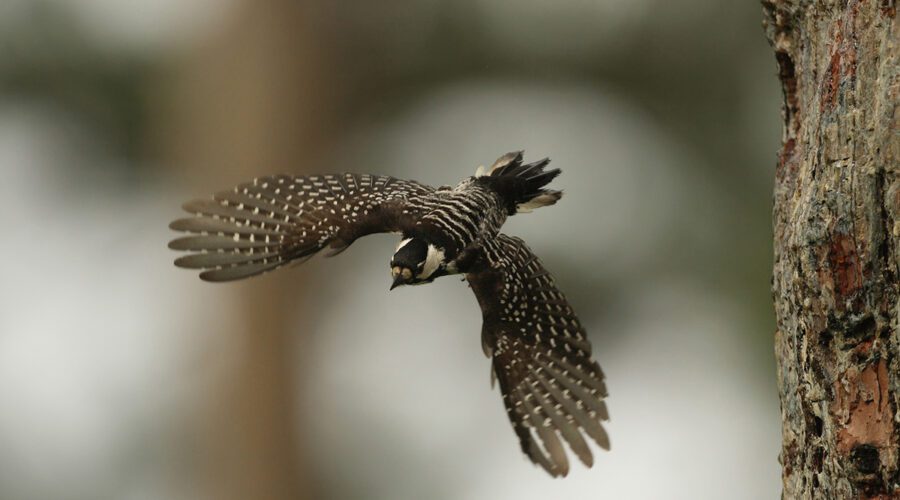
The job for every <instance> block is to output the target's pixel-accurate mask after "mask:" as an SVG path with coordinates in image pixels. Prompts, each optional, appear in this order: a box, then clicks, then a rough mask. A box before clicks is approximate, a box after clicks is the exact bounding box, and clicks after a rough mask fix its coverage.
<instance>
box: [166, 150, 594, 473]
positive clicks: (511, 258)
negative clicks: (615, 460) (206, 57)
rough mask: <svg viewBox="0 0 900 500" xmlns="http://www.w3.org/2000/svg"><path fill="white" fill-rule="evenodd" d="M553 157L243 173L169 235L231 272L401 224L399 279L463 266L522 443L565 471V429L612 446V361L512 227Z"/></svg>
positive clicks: (547, 175) (552, 197)
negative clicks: (428, 171) (607, 426)
mask: <svg viewBox="0 0 900 500" xmlns="http://www.w3.org/2000/svg"><path fill="white" fill-rule="evenodd" d="M549 163H550V160H549V159H547V158H545V159H543V160H539V161H535V162H532V163H523V157H522V152H521V151H520V152H513V153H507V154H505V155H503V156H501V157H500V158H499V159H498V160H497V161H496V162H494V164H493V165H492V167H491V168H490V169H488V170H487V171H486V170H485V169H484V168H483V167H479V168H478V171H476V173H475V175H474V176H471V177H468V178H466V179H463V180H462V181H461V182H460V183H459V184H458V185H456V186H455V187H450V186H442V187H439V188H434V187H430V186H427V185H424V184H420V183H418V182H415V181H409V180H401V179H396V178H394V177H389V176H381V175H370V174H354V173H344V174H325V175H311V176H288V175H276V176H270V177H261V178H257V179H255V180H253V181H252V182H249V183H246V184H241V185H239V186H237V187H235V188H234V189H232V190H230V191H225V192H221V193H218V194H216V195H214V196H213V197H212V198H209V199H201V200H194V201H191V202H188V203H186V204H185V205H184V207H183V208H184V210H185V211H187V212H190V213H192V214H194V215H193V216H191V217H188V218H183V219H178V220H176V221H174V222H172V224H171V225H170V227H171V228H172V229H174V230H176V231H183V232H187V233H189V234H188V235H187V236H183V237H180V238H177V239H175V240H172V241H171V242H170V243H169V248H172V249H174V250H184V251H188V252H191V253H190V254H188V255H185V256H183V257H180V258H178V259H176V260H175V265H176V266H178V267H183V268H189V269H200V270H202V271H201V272H200V278H201V279H202V280H205V281H213V282H222V281H232V280H237V279H242V278H247V277H250V276H255V275H259V274H263V273H266V272H268V271H271V270H274V269H277V268H279V267H282V266H285V265H286V264H288V263H296V262H302V261H304V260H306V259H309V258H310V257H312V256H313V255H315V254H316V253H318V252H319V251H321V250H324V249H326V248H327V249H328V250H329V252H328V255H329V256H333V255H336V254H338V253H340V252H342V251H344V250H345V249H347V247H349V246H350V245H351V244H352V243H353V242H354V241H355V240H356V239H357V238H359V237H361V236H365V235H367V234H372V233H385V232H389V233H399V234H400V243H399V245H398V246H397V248H396V250H395V252H394V255H393V257H392V258H391V261H390V269H391V277H392V280H393V281H392V283H391V289H393V288H396V287H398V286H402V285H422V284H426V283H431V282H432V281H434V280H435V279H437V278H439V277H441V276H448V275H459V274H461V275H462V276H463V278H464V279H465V280H466V281H468V283H469V286H470V287H471V288H472V290H473V291H474V293H475V297H476V298H477V300H478V304H479V305H480V307H481V311H482V317H483V325H482V330H481V344H482V349H483V350H484V353H485V355H486V356H487V357H488V358H490V359H491V385H492V387H493V385H494V383H495V382H499V385H500V392H501V395H502V397H503V403H504V406H505V407H506V412H507V414H508V416H509V420H510V422H511V423H512V426H513V430H514V431H515V433H516V435H517V436H518V439H519V444H520V446H521V448H522V451H523V452H524V453H525V455H526V456H528V457H529V458H530V459H531V461H532V462H534V463H536V464H538V465H540V466H541V467H542V468H543V469H545V470H546V471H547V472H548V473H550V475H552V476H554V477H557V476H566V475H567V474H568V471H569V462H568V458H567V456H566V452H565V450H564V448H563V444H562V443H563V441H564V442H566V443H568V447H569V448H570V449H571V451H572V452H573V453H574V454H575V455H576V456H577V457H578V458H579V459H580V460H581V461H582V462H583V463H584V464H585V465H587V466H588V467H590V466H592V465H593V455H592V453H591V450H590V449H589V447H588V445H587V443H586V441H585V439H584V437H585V436H587V437H589V438H591V439H592V440H593V441H595V442H596V443H597V445H599V446H600V447H601V448H603V449H606V450H608V449H609V446H610V444H609V437H608V435H607V433H606V431H605V430H604V428H603V427H602V424H601V422H604V421H606V420H608V419H609V415H608V413H607V409H606V403H605V401H604V399H605V398H606V396H607V391H606V385H605V382H604V375H603V372H602V371H601V370H600V366H599V365H598V364H597V362H596V361H594V360H593V359H592V357H591V344H590V342H588V339H587V337H586V334H585V330H584V328H583V327H582V326H581V323H580V322H579V320H578V317H577V316H576V315H575V312H574V311H573V309H572V306H571V305H570V304H569V303H568V301H567V300H566V298H565V296H564V295H563V293H562V292H561V291H560V290H559V289H558V288H557V286H556V284H555V282H554V280H553V278H552V276H551V275H550V274H549V273H548V272H547V270H546V269H545V268H544V266H543V264H541V262H540V260H538V258H537V257H536V256H535V255H534V253H532V251H531V250H530V249H529V248H528V246H526V245H525V243H524V242H523V241H522V240H521V239H519V238H515V237H512V236H507V235H505V234H503V233H500V228H501V226H502V225H503V223H504V222H505V221H506V219H507V217H510V216H512V215H515V214H519V213H525V212H530V211H531V210H533V209H535V208H540V207H545V206H548V205H553V204H555V203H556V202H557V201H559V199H560V198H561V196H562V192H560V191H555V190H551V189H547V188H546V185H547V184H549V183H550V181H552V180H553V179H554V178H555V177H556V176H557V175H559V174H560V170H559V169H552V170H548V169H547V168H546V167H547V165H548V164H549Z"/></svg>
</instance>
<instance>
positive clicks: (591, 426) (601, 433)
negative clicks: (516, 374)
mask: <svg viewBox="0 0 900 500" xmlns="http://www.w3.org/2000/svg"><path fill="white" fill-rule="evenodd" d="M536 376H537V377H538V380H539V381H540V382H541V385H542V386H544V388H545V389H546V390H547V392H548V393H549V394H550V395H552V396H553V399H555V400H556V402H557V403H559V404H560V406H561V407H562V408H563V409H564V410H566V413H567V414H569V415H571V416H572V418H574V419H575V421H576V422H578V425H579V426H581V428H582V429H584V431H585V432H586V433H587V435H588V436H590V437H591V438H592V439H593V440H594V441H595V442H596V443H597V444H598V445H599V446H600V447H601V448H603V449H604V450H609V447H610V446H609V436H608V435H607V433H606V430H604V429H603V426H602V425H600V422H598V421H597V420H596V419H595V418H592V417H591V416H590V415H589V414H588V413H587V411H585V409H584V408H579V407H578V406H577V405H576V404H575V400H574V399H573V398H572V397H571V396H567V395H566V393H564V392H562V390H560V388H559V387H556V386H555V385H554V384H553V382H551V381H550V380H548V379H547V378H546V377H545V376H544V375H543V374H542V373H537V374H536ZM569 393H570V394H571V391H569Z"/></svg>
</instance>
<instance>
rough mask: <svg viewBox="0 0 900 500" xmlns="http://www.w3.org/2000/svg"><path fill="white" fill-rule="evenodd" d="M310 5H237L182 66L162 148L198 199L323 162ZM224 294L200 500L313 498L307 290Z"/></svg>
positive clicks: (279, 281) (323, 95) (321, 91)
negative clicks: (307, 424) (306, 436)
mask: <svg viewBox="0 0 900 500" xmlns="http://www.w3.org/2000/svg"><path fill="white" fill-rule="evenodd" d="M316 4H317V3H316V2H313V1H306V2H294V1H291V0H259V1H256V0H255V1H250V0H243V1H241V2H240V3H239V4H238V5H237V6H236V7H235V8H233V9H231V14H230V17H229V18H228V20H227V21H226V22H225V23H224V24H223V26H221V28H220V29H219V30H217V32H216V33H215V34H214V35H213V36H212V37H211V39H209V40H203V41H202V42H201V44H200V45H199V46H197V47H195V48H194V50H192V51H190V52H189V54H188V55H187V56H186V57H185V58H184V59H183V60H181V61H178V62H177V68H176V69H175V74H174V82H173V87H172V89H171V92H170V93H169V94H168V96H167V100H168V101H169V108H171V109H170V110H169V111H170V112H168V113H163V117H162V118H161V123H160V136H161V141H162V142H163V147H164V148H166V149H167V150H168V156H169V157H170V158H171V159H172V162H173V163H175V164H177V165H178V166H179V167H182V168H184V170H183V171H182V172H180V175H182V176H183V177H185V178H186V179H185V180H186V181H187V182H189V183H191V184H192V185H194V186H196V191H197V194H198V196H200V195H202V194H204V193H209V194H211V193H212V192H215V191H218V190H222V189H228V188H230V187H231V186H234V185H236V184H238V183H240V182H245V181H248V180H250V179H252V178H253V177H256V176H259V175H267V174H273V173H305V172H309V171H310V170H312V169H313V168H314V166H315V165H316V164H317V163H318V162H317V160H318V158H319V157H320V156H321V155H323V154H324V153H323V152H324V151H325V150H326V148H327V145H328V144H329V141H330V139H331V137H330V135H329V133H328V130H329V126H328V125H329V123H330V119H331V117H332V116H333V114H334V111H333V110H334V107H333V103H334V102H333V99H331V97H332V96H334V95H335V94H336V92H337V91H336V90H335V84H334V82H331V81H329V78H328V75H329V74H330V72H329V70H328V68H327V67H326V64H325V63H326V62H327V60H326V59H325V56H324V49H323V47H322V46H323V45H324V44H323V43H322V41H321V40H320V39H319V37H320V36H321V30H319V29H317V27H316V26H317V23H316V20H315V18H314V16H313V15H312V13H311V10H312V8H313V7H314V6H315V5H316ZM315 168H316V169H317V170H318V169H319V168H318V167H315ZM223 287H225V288H226V289H228V291H230V292H232V293H233V294H234V296H233V297H231V299H232V300H231V301H230V302H229V303H227V304H222V307H221V314H222V316H223V317H224V318H227V319H226V320H225V321H224V323H225V324H227V325H228V327H227V328H224V329H221V330H217V331H216V332H215V342H216V346H215V347H214V348H213V349H214V350H215V352H217V353H220V354H221V353H225V354H226V356H222V355H220V356H218V357H219V358H227V359H218V360H217V362H216V363H214V364H216V365H219V366H222V365H223V364H224V366H225V367H226V373H224V374H223V376H222V377H221V378H218V379H217V380H216V385H215V386H214V387H212V388H211V391H210V393H209V394H208V395H207V396H206V401H202V402H200V404H199V406H200V407H201V408H202V411H201V415H200V416H199V419H200V423H199V425H200V429H199V430H198V431H199V432H197V434H199V439H198V441H197V442H196V443H193V445H192V448H193V449H194V450H196V456H195V457H194V460H196V463H195V464H192V465H194V466H195V468H196V471H195V472H196V477H194V479H195V480H196V482H197V483H198V484H197V486H198V488H199V489H200V491H199V492H198V495H197V496H198V497H200V498H212V499H216V500H220V499H221V500H229V499H233V500H246V499H267V500H282V499H283V500H287V499H292V500H293V499H297V498H311V497H312V496H313V495H312V493H311V490H312V489H313V488H314V487H315V485H313V484H311V478H310V475H309V474H308V473H307V472H306V467H305V459H304V458H305V456H304V454H303V451H304V450H305V447H304V446H302V442H301V441H302V434H301V433H300V432H297V430H296V429H297V426H298V423H300V415H298V412H296V411H295V410H296V403H295V402H296V401H298V400H300V401H302V394H301V391H300V389H301V388H300V387H297V386H296V385H295V384H294V383H293V382H294V381H295V380H298V379H299V377H298V373H297V371H298V370H303V369H304V367H305V366H308V365H309V363H304V362H303V359H302V352H305V351H304V350H303V349H294V347H295V346H296V345H297V343H298V342H305V341H307V340H308V339H302V338H300V336H299V335H297V332H296V331H295V330H296V328H292V323H293V321H292V319H295V318H297V317H298V315H300V314H303V313H304V312H305V311H304V310H303V303H304V301H303V295H304V293H305V290H308V287H307V288H304V287H303V286H302V283H301V282H300V281H299V280H298V278H297V275H296V273H293V274H292V273H272V274H270V275H266V276H264V277H261V278H256V279H252V280H248V281H242V282H239V283H233V284H229V285H224V286H223ZM308 313H309V314H306V315H305V316H304V318H309V317H311V316H314V313H313V311H308ZM309 321H313V320H309ZM223 346H226V347H223ZM298 351H300V353H301V354H300V355H299V356H298ZM298 445H299V446H298Z"/></svg>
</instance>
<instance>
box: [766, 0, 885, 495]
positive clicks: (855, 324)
mask: <svg viewBox="0 0 900 500" xmlns="http://www.w3.org/2000/svg"><path fill="white" fill-rule="evenodd" d="M763 7H764V13H765V20H764V25H765V28H766V34H767V36H768V38H769V41H770V43H771V44H772V46H773V47H774V49H775V58H776V61H777V62H778V70H779V76H780V78H781V83H782V88H783V91H784V106H783V115H784V134H783V144H782V148H781V151H780V153H779V157H778V162H777V166H776V171H775V197H774V202H775V203H774V232H775V265H774V276H773V292H774V300H775V312H776V317H777V330H776V332H775V355H776V358H777V362H778V385H779V391H780V396H781V414H782V421H783V426H782V435H783V443H782V451H781V463H782V466H783V471H782V479H783V482H784V492H783V496H784V498H791V499H793V498H896V497H900V469H898V451H900V450H898V445H900V425H898V421H900V414H898V413H897V410H898V408H900V405H898V403H900V401H898V382H900V371H898V370H900V330H898V322H897V315H898V309H897V306H898V302H897V300H898V286H897V277H898V269H897V263H898V258H900V253H898V252H900V245H898V243H900V240H898V237H900V176H898V158H900V135H898V134H900V127H898V125H900V110H898V100H900V65H898V62H900V61H898V55H900V49H898V46H900V39H898V27H897V22H896V7H895V5H894V0H841V1H835V0H831V1H829V0H764V1H763Z"/></svg>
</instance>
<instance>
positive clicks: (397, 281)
mask: <svg viewBox="0 0 900 500" xmlns="http://www.w3.org/2000/svg"><path fill="white" fill-rule="evenodd" d="M403 283H405V282H404V281H403V276H402V275H400V274H398V275H397V277H396V278H394V283H392V284H391V290H393V289H394V288H397V287H398V286H400V285H402V284H403Z"/></svg>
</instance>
